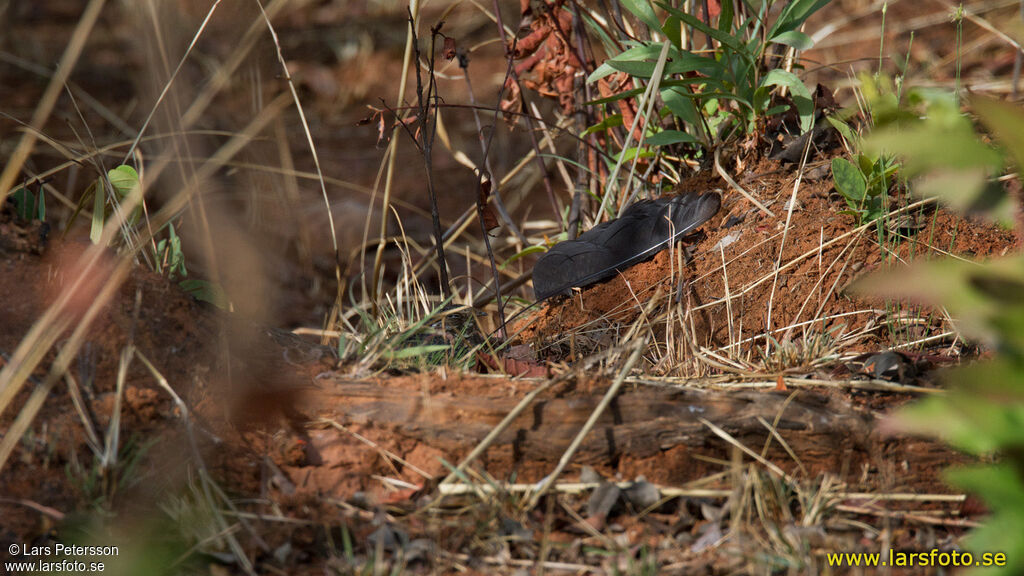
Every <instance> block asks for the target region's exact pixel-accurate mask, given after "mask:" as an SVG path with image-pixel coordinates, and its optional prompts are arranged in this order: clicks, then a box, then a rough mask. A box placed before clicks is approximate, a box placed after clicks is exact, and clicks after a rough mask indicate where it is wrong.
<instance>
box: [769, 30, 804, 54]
mask: <svg viewBox="0 0 1024 576" xmlns="http://www.w3.org/2000/svg"><path fill="white" fill-rule="evenodd" d="M771 41H772V42H775V43H776V44H785V45H786V46H792V47H793V48H796V49H797V50H810V49H811V48H812V47H813V46H814V40H812V39H811V37H810V36H808V35H807V34H804V33H803V32H800V31H799V30H789V31H787V32H783V33H781V34H779V35H778V36H776V37H774V38H772V39H771Z"/></svg>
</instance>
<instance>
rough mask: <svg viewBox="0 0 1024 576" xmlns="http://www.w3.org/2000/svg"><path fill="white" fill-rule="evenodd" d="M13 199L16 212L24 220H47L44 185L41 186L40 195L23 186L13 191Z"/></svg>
mask: <svg viewBox="0 0 1024 576" xmlns="http://www.w3.org/2000/svg"><path fill="white" fill-rule="evenodd" d="M11 201H13V202H14V212H15V214H17V215H18V217H19V218H21V219H22V220H39V221H40V222H45V221H46V198H45V195H44V194H43V187H42V186H39V194H38V195H36V194H33V193H32V191H31V190H29V189H28V187H26V186H22V187H21V188H18V189H17V190H15V191H14V192H12V193H11Z"/></svg>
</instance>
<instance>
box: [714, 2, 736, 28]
mask: <svg viewBox="0 0 1024 576" xmlns="http://www.w3.org/2000/svg"><path fill="white" fill-rule="evenodd" d="M719 5H720V6H721V8H722V11H721V13H719V15H718V29H719V30H721V31H722V32H725V33H727V34H728V33H730V32H732V19H733V16H734V15H735V13H736V11H735V9H734V7H733V5H732V0H721V1H720V2H719Z"/></svg>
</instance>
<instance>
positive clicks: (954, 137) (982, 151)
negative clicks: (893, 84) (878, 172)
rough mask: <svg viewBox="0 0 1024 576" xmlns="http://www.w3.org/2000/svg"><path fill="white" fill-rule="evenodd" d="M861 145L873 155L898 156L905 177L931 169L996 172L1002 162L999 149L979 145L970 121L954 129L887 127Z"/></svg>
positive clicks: (927, 125)
mask: <svg viewBox="0 0 1024 576" xmlns="http://www.w3.org/2000/svg"><path fill="white" fill-rule="evenodd" d="M965 122H966V120H965ZM864 148H865V149H866V150H867V151H868V152H870V153H872V154H882V153H889V154H896V155H898V156H900V157H901V158H902V159H903V162H904V167H905V168H906V170H907V175H908V177H913V176H916V175H918V174H921V173H922V172H925V171H927V170H930V169H933V168H943V169H966V170H974V169H978V168H984V169H987V170H990V171H995V170H998V169H999V167H1000V166H1001V165H1002V157H1001V156H1000V154H999V152H997V151H996V150H994V149H993V148H991V147H989V146H986V145H985V144H982V143H981V142H980V141H979V140H978V139H977V138H976V137H975V135H974V132H973V131H972V130H971V127H970V124H969V123H966V124H963V125H961V126H958V127H955V128H953V129H947V128H943V127H941V126H939V125H936V124H933V123H924V124H919V125H918V126H915V127H913V128H905V129H903V130H902V131H900V130H896V129H895V128H894V127H893V128H886V129H884V130H879V131H876V132H874V133H872V134H871V135H870V136H868V137H867V138H866V139H865V140H864Z"/></svg>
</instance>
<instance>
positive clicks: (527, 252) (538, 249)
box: [498, 246, 547, 270]
mask: <svg viewBox="0 0 1024 576" xmlns="http://www.w3.org/2000/svg"><path fill="white" fill-rule="evenodd" d="M538 252H547V248H545V247H544V246H529V247H527V248H524V249H522V250H520V251H519V252H516V253H515V254H513V255H511V256H509V257H508V259H506V260H505V261H504V262H502V263H501V265H500V266H498V268H499V269H502V270H504V269H505V268H506V267H507V266H508V265H509V264H511V263H513V262H515V261H516V260H519V259H520V258H523V257H524V256H529V255H530V254H536V253H538Z"/></svg>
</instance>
